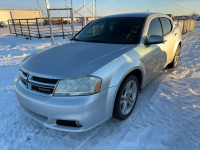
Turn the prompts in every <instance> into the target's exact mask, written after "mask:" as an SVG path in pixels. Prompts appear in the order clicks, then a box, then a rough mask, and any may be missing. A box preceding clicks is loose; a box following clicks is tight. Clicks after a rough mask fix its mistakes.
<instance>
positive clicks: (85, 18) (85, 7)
mask: <svg viewBox="0 0 200 150" xmlns="http://www.w3.org/2000/svg"><path fill="white" fill-rule="evenodd" d="M83 4H84V26H86V9H87V8H86V7H85V0H83Z"/></svg>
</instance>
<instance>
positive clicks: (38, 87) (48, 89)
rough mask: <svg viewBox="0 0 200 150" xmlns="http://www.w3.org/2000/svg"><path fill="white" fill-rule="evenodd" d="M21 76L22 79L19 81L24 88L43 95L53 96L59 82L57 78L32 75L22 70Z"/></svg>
mask: <svg viewBox="0 0 200 150" xmlns="http://www.w3.org/2000/svg"><path fill="white" fill-rule="evenodd" d="M20 76H21V80H20V82H19V83H20V85H21V86H22V87H23V88H24V89H26V90H28V91H30V92H32V93H35V94H38V95H43V96H52V94H53V91H54V89H55V87H56V84H57V82H58V80H57V79H48V78H43V77H37V76H32V75H29V74H28V73H25V72H23V71H20Z"/></svg>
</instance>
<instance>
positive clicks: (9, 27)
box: [8, 20, 11, 33]
mask: <svg viewBox="0 0 200 150" xmlns="http://www.w3.org/2000/svg"><path fill="white" fill-rule="evenodd" d="M8 26H9V30H10V33H11V29H10V23H9V20H8Z"/></svg>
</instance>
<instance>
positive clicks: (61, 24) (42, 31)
mask: <svg viewBox="0 0 200 150" xmlns="http://www.w3.org/2000/svg"><path fill="white" fill-rule="evenodd" d="M51 22H52V30H53V35H54V36H55V37H56V36H63V38H65V36H69V35H72V30H71V24H70V22H71V20H70V19H69V18H64V17H56V18H52V20H51ZM41 24H42V26H41ZM8 26H9V30H10V33H11V34H15V35H16V36H18V35H22V36H29V37H30V39H31V37H34V38H42V37H50V29H49V22H48V19H47V18H41V19H40V18H35V19H12V20H8ZM74 28H75V32H78V31H80V30H81V29H82V28H83V20H81V22H79V23H76V24H75V26H74Z"/></svg>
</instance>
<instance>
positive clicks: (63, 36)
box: [61, 18, 65, 39]
mask: <svg viewBox="0 0 200 150" xmlns="http://www.w3.org/2000/svg"><path fill="white" fill-rule="evenodd" d="M61 24H62V33H63V39H65V33H64V30H63V18H61Z"/></svg>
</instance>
